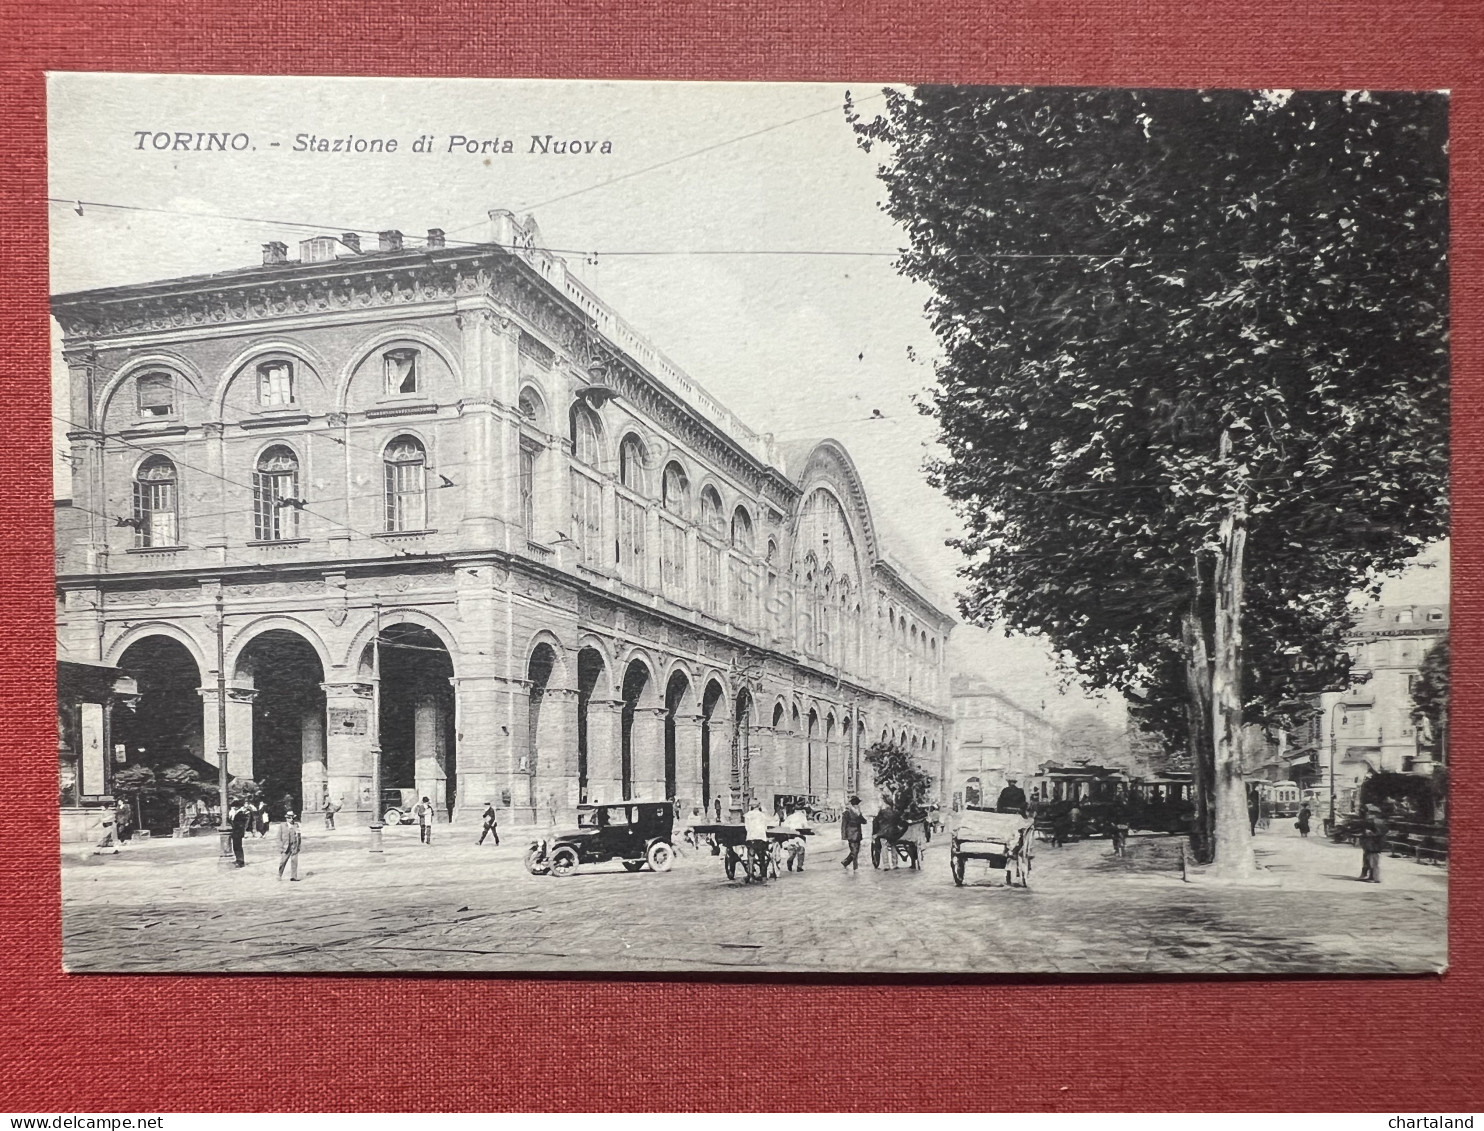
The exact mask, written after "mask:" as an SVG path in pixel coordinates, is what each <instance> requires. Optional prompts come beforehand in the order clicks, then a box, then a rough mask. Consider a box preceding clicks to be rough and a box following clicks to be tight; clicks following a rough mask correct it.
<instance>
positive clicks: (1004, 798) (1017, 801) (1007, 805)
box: [994, 778, 1029, 817]
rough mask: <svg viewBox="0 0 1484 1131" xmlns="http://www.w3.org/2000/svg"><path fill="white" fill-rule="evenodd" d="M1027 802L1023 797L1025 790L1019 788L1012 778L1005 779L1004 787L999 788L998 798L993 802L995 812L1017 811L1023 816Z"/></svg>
mask: <svg viewBox="0 0 1484 1131" xmlns="http://www.w3.org/2000/svg"><path fill="white" fill-rule="evenodd" d="M1028 807H1029V802H1027V801H1026V799H1025V790H1023V789H1021V788H1020V786H1019V785H1018V784H1017V783H1016V780H1015V779H1014V778H1007V779H1006V780H1005V788H1004V789H1002V790H1000V796H999V800H997V801H996V802H995V806H994V809H995V812H996V813H1019V814H1020V815H1021V816H1022V817H1024V816H1025V813H1026V809H1027V808H1028Z"/></svg>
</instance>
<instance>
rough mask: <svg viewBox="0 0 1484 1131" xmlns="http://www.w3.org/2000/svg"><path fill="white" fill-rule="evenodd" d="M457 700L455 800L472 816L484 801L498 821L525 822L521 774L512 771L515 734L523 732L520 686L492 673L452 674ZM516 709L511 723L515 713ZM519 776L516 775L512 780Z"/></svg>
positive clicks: (516, 743)
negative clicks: (495, 811)
mask: <svg viewBox="0 0 1484 1131" xmlns="http://www.w3.org/2000/svg"><path fill="white" fill-rule="evenodd" d="M452 683H453V685H454V693H455V695H456V697H457V700H458V708H457V715H458V751H459V757H458V775H459V804H460V806H461V807H462V808H463V809H464V811H465V813H464V815H465V816H477V815H478V814H479V813H480V812H482V811H483V809H484V805H485V802H492V803H493V804H494V806H495V808H496V809H499V810H501V811H502V812H501V818H500V819H501V823H506V822H510V823H515V816H516V814H517V813H519V814H521V815H522V817H523V819H524V821H529V817H528V816H526V815H527V814H529V812H530V810H529V808H528V807H527V806H526V789H525V782H526V777H525V775H524V774H521V773H519V772H517V770H516V766H517V762H518V754H519V753H520V752H523V751H524V748H523V747H520V748H519V751H518V747H519V738H520V736H521V735H523V734H524V732H525V723H524V721H523V720H524V714H523V712H524V711H525V709H526V694H525V688H524V687H523V686H522V685H521V682H520V681H519V680H511V679H506V678H505V677H504V676H497V675H467V676H455V677H454V678H453V680H452ZM517 714H521V720H522V721H520V722H519V724H517V720H516V716H517ZM517 779H519V780H517Z"/></svg>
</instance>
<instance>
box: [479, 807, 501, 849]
mask: <svg viewBox="0 0 1484 1131" xmlns="http://www.w3.org/2000/svg"><path fill="white" fill-rule="evenodd" d="M491 833H493V834H494V837H495V847H496V848H499V847H500V818H499V817H498V816H497V815H496V813H495V803H494V802H493V801H486V802H485V803H484V831H483V832H481V833H480V834H479V840H478V841H476V842H475V843H476V844H483V843H484V838H485V837H487V836H489V835H490V834H491Z"/></svg>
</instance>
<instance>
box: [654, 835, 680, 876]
mask: <svg viewBox="0 0 1484 1131" xmlns="http://www.w3.org/2000/svg"><path fill="white" fill-rule="evenodd" d="M674 863H675V850H674V849H673V848H671V847H670V846H669V845H668V844H666V843H665V842H664V841H662V840H657V841H655V842H654V843H653V844H651V845H650V846H649V866H650V867H651V868H653V869H654V870H655V871H656V872H668V871H669V870H670V868H671V867H672V866H673V865H674Z"/></svg>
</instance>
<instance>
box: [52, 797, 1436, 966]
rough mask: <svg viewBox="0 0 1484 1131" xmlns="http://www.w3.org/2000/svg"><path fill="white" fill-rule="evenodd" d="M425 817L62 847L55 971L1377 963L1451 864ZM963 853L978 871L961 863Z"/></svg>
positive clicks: (1337, 849) (1333, 854)
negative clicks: (898, 858)
mask: <svg viewBox="0 0 1484 1131" xmlns="http://www.w3.org/2000/svg"><path fill="white" fill-rule="evenodd" d="M473 840H474V837H473V835H472V834H471V833H470V832H469V831H468V830H467V829H462V828H451V827H448V826H439V827H438V829H437V830H436V834H435V837H434V843H433V844H432V845H431V846H426V847H425V846H422V845H420V844H419V843H418V840H417V831H416V830H415V829H410V828H403V829H388V830H387V831H386V852H385V854H384V856H383V857H382V858H380V859H376V858H373V857H372V856H371V855H370V854H369V853H368V852H367V851H366V844H367V837H366V833H365V831H364V830H351V829H341V830H339V831H337V832H333V833H325V832H322V831H319V830H316V829H306V830H305V838H304V852H303V855H302V856H301V858H300V875H301V877H302V881H301V882H300V883H290V882H289V881H288V880H287V879H285V880H283V881H282V882H280V881H278V880H276V879H275V870H276V865H277V860H276V859H275V856H274V851H275V849H274V841H273V839H272V838H271V837H270V838H268V839H264V840H250V841H249V842H248V844H247V854H248V860H249V866H248V867H247V868H244V869H241V870H236V869H232V868H227V869H222V868H221V867H220V865H219V864H218V863H217V862H216V859H215V850H216V844H215V841H214V839H189V840H171V841H154V842H144V843H141V844H139V845H129V846H126V847H125V848H124V850H123V851H122V852H121V853H120V854H119V855H117V856H103V857H95V856H92V855H90V854H86V853H84V852H83V851H82V850H80V849H76V848H72V849H70V850H67V851H64V853H63V859H62V869H63V870H62V915H63V920H62V922H63V940H64V944H63V945H64V959H65V963H66V966H67V968H68V969H70V970H73V971H150V970H154V971H219V972H266V971H281V972H310V971H326V972H327V971H364V972H371V973H389V974H390V973H408V972H413V971H459V972H465V971H468V972H473V971H533V970H548V971H555V970H580V971H615V972H664V971H680V970H689V971H734V972H747V971H759V972H762V971H787V972H795V973H819V974H831V973H834V974H852V973H867V972H874V973H891V972H914V971H917V972H939V973H950V972H1026V973H1052V974H1057V973H1077V974H1109V973H1118V972H1132V973H1186V974H1241V973H1307V972H1314V973H1342V972H1343V973H1391V972H1403V971H1429V970H1437V969H1440V968H1441V967H1442V966H1444V965H1445V964H1446V961H1447V873H1446V870H1444V869H1441V868H1437V867H1429V866H1424V865H1418V864H1415V863H1413V862H1411V861H1404V860H1392V859H1388V860H1386V861H1385V862H1384V867H1383V879H1384V881H1385V882H1384V883H1382V884H1380V885H1373V884H1362V883H1359V882H1357V880H1356V879H1355V878H1354V877H1355V876H1356V874H1357V873H1358V871H1359V864H1360V853H1359V851H1358V850H1357V849H1354V848H1351V847H1341V846H1337V845H1333V844H1330V843H1328V842H1326V841H1324V840H1321V839H1317V838H1311V839H1308V840H1300V839H1299V838H1298V836H1297V834H1296V833H1294V832H1293V831H1292V825H1291V823H1288V824H1286V827H1285V828H1281V829H1279V828H1275V829H1273V830H1268V831H1260V832H1259V833H1258V837H1257V841H1256V845H1257V850H1258V856H1259V860H1260V861H1261V862H1262V863H1263V864H1264V866H1265V867H1264V873H1263V875H1262V877H1261V879H1260V880H1259V881H1258V882H1257V883H1254V884H1242V885H1221V884H1216V883H1206V882H1200V881H1199V880H1197V882H1184V881H1182V879H1181V873H1180V865H1179V858H1180V840H1179V838H1173V837H1159V836H1148V837H1143V836H1141V837H1135V838H1134V839H1133V840H1132V841H1131V842H1130V853H1129V855H1128V856H1127V857H1123V858H1117V857H1114V856H1112V855H1111V852H1110V846H1109V844H1108V842H1107V841H1104V840H1092V841H1087V842H1083V843H1077V844H1072V845H1068V846H1066V847H1064V848H1060V849H1057V848H1052V847H1051V846H1049V845H1040V846H1038V847H1037V854H1036V857H1035V861H1034V868H1033V871H1032V874H1031V886H1030V888H1029V889H1028V890H1025V889H1020V888H1007V887H1005V886H1004V876H1003V873H993V874H990V873H987V872H985V871H983V870H982V869H981V868H979V866H976V865H973V864H971V865H970V875H969V883H968V884H967V885H966V886H965V887H963V888H957V887H955V886H954V884H953V880H952V877H951V876H950V873H949V866H948V851H947V846H946V841H945V842H942V843H940V842H936V841H935V842H934V844H933V845H932V846H931V848H930V849H929V851H928V854H927V861H926V867H925V869H924V870H923V871H921V872H913V871H909V870H907V869H905V868H904V869H901V870H899V871H894V872H893V871H882V872H877V871H873V870H872V869H871V866H870V862H869V860H866V861H865V864H864V867H863V868H862V870H861V871H860V872H859V873H843V872H842V870H841V867H840V859H841V856H842V845H841V844H840V841H839V840H838V838H837V834H836V833H835V832H834V830H823V831H822V832H821V834H820V835H818V836H816V837H815V838H814V839H813V841H812V842H811V847H810V852H809V859H808V869H807V871H805V872H804V873H802V874H798V873H787V872H785V873H784V875H783V877H782V878H781V879H778V880H774V881H769V882H768V883H766V884H763V885H746V884H743V883H741V882H740V881H737V882H729V881H727V880H726V878H725V877H724V875H723V872H722V868H721V862H720V860H719V859H717V858H716V857H713V856H711V855H709V853H705V852H702V853H699V854H697V853H690V854H687V855H684V856H682V857H681V858H680V859H679V860H678V861H677V863H676V866H675V868H674V870H673V871H671V872H669V873H667V874H662V875H657V874H654V873H651V872H649V871H647V870H646V871H643V872H639V873H635V874H630V873H627V872H624V871H623V870H622V868H621V867H620V866H619V865H617V864H614V865H613V866H611V867H608V866H602V867H592V868H584V869H581V870H580V871H579V872H578V873H577V874H576V875H574V876H571V877H567V878H564V879H556V878H554V877H551V876H543V877H535V876H530V875H527V874H526V872H525V870H524V868H523V867H522V866H521V862H520V856H521V854H522V851H523V849H524V846H525V843H526V841H525V840H524V839H522V838H521V837H520V836H519V835H518V834H517V835H515V836H511V835H507V836H506V837H505V839H504V844H503V845H502V846H501V847H499V848H493V847H491V846H490V845H489V844H486V845H484V846H483V847H477V846H476V845H475V844H474V843H473ZM976 870H978V871H979V874H978V876H976V875H975V872H976Z"/></svg>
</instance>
